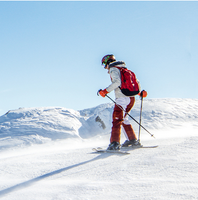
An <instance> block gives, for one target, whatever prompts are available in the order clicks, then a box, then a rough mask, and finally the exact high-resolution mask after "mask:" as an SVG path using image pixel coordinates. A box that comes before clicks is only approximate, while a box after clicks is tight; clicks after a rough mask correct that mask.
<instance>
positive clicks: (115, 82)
mask: <svg viewBox="0 0 198 200" xmlns="http://www.w3.org/2000/svg"><path fill="white" fill-rule="evenodd" d="M109 73H110V76H111V82H112V83H111V85H109V86H108V87H107V88H106V90H107V91H108V92H111V91H113V90H115V89H116V88H118V87H119V86H120V85H121V79H120V70H119V69H117V68H115V67H112V68H110V70H109Z"/></svg>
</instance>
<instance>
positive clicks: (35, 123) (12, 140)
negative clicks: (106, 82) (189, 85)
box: [0, 99, 198, 149]
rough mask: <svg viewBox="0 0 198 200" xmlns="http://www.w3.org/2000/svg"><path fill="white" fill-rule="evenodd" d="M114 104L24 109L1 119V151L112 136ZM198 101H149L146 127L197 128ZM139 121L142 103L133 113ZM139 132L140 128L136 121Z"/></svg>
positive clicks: (145, 111) (137, 105)
mask: <svg viewBox="0 0 198 200" xmlns="http://www.w3.org/2000/svg"><path fill="white" fill-rule="evenodd" d="M113 106H114V104H103V105H99V106H97V107H95V108H90V109H85V110H81V111H74V110H72V109H66V108H55V107H47V108H20V109H17V110H11V111H8V112H7V113H6V114H5V115H3V116H1V117H0V141H1V144H0V148H1V149H3V148H8V147H13V146H26V145H31V144H35V143H38V144H42V143H46V142H48V141H51V140H58V139H68V138H78V139H88V138H92V137H95V136H102V135H109V134H110V131H111V120H112V119H111V115H112V112H113ZM197 110H198V100H192V99H148V100H147V99H145V100H144V102H143V113H142V124H143V125H144V126H145V127H146V128H147V129H149V130H156V129H166V128H177V127H182V126H183V125H184V124H187V123H188V124H191V125H192V126H195V127H197V126H198V124H197V121H198V112H197ZM130 114H131V115H132V116H133V117H134V118H135V119H136V120H137V121H139V115H140V100H137V101H136V104H135V106H134V108H133V109H132V111H131V113H130ZM130 120H131V123H132V124H133V126H134V128H135V130H136V131H137V130H138V125H137V124H136V123H135V122H133V120H132V119H130Z"/></svg>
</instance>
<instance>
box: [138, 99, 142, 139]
mask: <svg viewBox="0 0 198 200" xmlns="http://www.w3.org/2000/svg"><path fill="white" fill-rule="evenodd" d="M142 104H143V97H142V96H141V107H140V125H141V122H142ZM140 130H141V126H139V133H138V141H139V142H140Z"/></svg>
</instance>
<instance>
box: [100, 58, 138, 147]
mask: <svg viewBox="0 0 198 200" xmlns="http://www.w3.org/2000/svg"><path fill="white" fill-rule="evenodd" d="M102 65H103V66H104V68H105V69H107V70H108V73H109V74H110V77H111V82H112V83H111V84H110V85H109V86H108V87H107V88H105V89H103V90H99V91H98V93H99V94H100V95H101V96H102V97H105V96H106V94H108V93H109V92H111V91H113V90H114V93H115V102H116V104H117V105H116V104H115V106H114V110H113V121H112V124H113V125H112V129H111V137H110V144H109V146H108V148H107V149H108V150H119V149H120V147H121V145H120V135H121V126H122V127H123V131H124V132H125V136H126V137H127V140H126V141H125V142H124V144H122V146H123V147H128V146H130V145H140V143H139V141H138V140H137V137H136V134H135V132H134V130H133V127H132V125H131V124H130V122H129V120H128V115H127V114H126V113H125V112H127V113H128V112H130V110H131V109H132V107H133V105H134V103H135V97H134V96H131V97H128V96H125V95H124V94H123V93H122V92H121V90H120V88H119V86H120V85H121V75H120V70H119V69H118V68H116V67H126V65H125V63H124V62H123V61H116V59H115V56H114V55H113V54H108V55H105V56H104V57H103V58H102ZM119 106H121V107H122V108H123V109H124V111H125V112H123V110H122V109H120V108H119Z"/></svg>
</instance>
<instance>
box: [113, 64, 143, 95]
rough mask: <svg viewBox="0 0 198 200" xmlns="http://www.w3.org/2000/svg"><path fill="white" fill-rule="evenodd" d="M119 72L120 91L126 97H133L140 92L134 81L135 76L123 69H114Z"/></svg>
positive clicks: (137, 84) (136, 82)
mask: <svg viewBox="0 0 198 200" xmlns="http://www.w3.org/2000/svg"><path fill="white" fill-rule="evenodd" d="M116 68H118V69H119V70H120V74H121V86H120V90H121V91H122V93H123V94H124V95H126V96H134V95H137V94H138V93H139V92H140V86H139V83H138V81H137V79H136V76H135V74H134V73H133V72H132V71H131V70H129V69H127V68H125V67H116Z"/></svg>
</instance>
